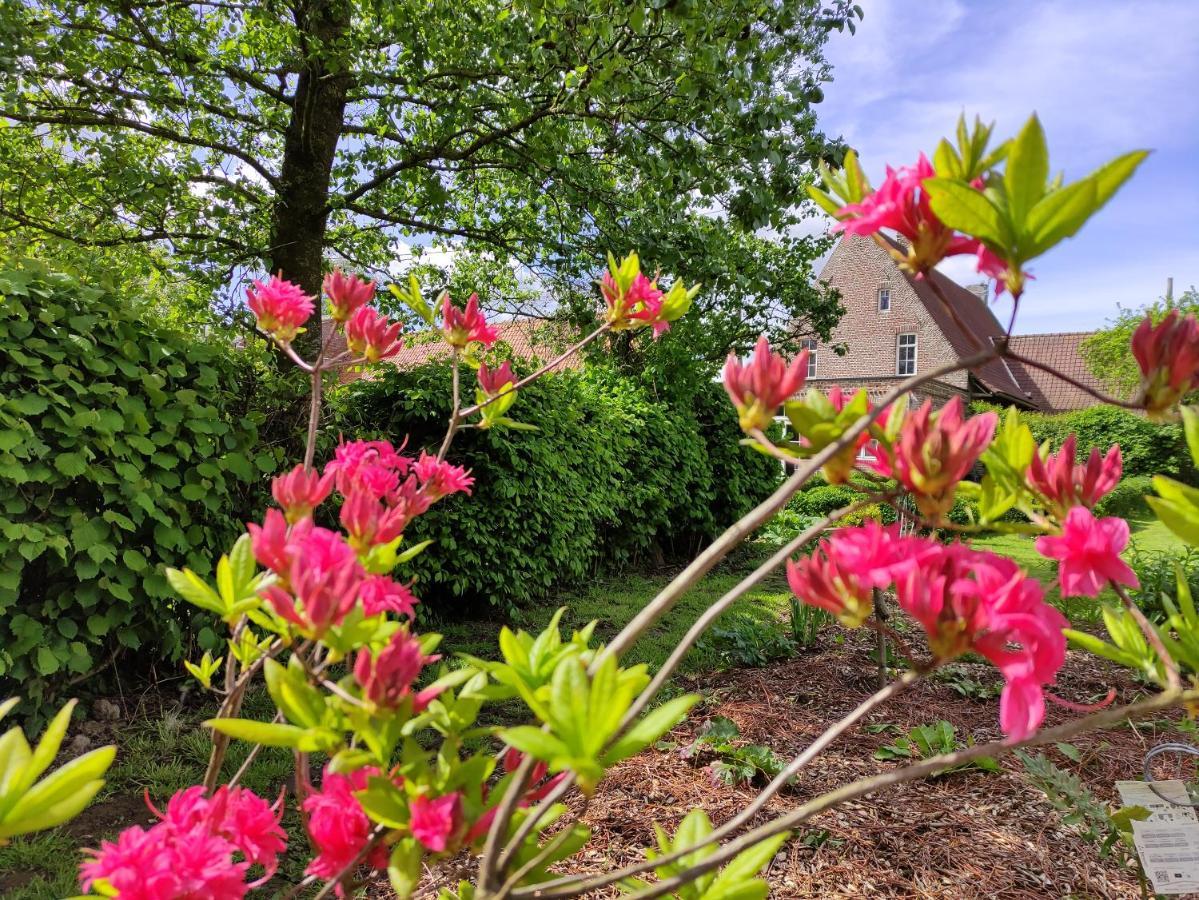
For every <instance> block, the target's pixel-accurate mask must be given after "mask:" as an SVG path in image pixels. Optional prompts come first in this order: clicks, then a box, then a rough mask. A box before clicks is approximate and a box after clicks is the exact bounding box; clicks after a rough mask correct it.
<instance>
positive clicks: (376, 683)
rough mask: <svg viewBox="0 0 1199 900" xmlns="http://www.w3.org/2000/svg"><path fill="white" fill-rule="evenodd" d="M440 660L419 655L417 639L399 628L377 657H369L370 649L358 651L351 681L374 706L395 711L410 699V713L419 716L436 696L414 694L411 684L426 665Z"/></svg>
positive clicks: (438, 657) (434, 656)
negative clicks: (352, 680) (354, 682)
mask: <svg viewBox="0 0 1199 900" xmlns="http://www.w3.org/2000/svg"><path fill="white" fill-rule="evenodd" d="M439 659H441V657H440V656H437V655H436V654H435V655H433V656H425V655H424V654H423V653H421V650H420V639H419V638H417V637H416V635H414V634H411V633H410V632H409V631H408V630H407V629H404V628H401V629H400V630H399V631H397V632H396V633H395V634H393V635H392V636H391V642H390V643H389V644H388V645H387V646H386V647H384V648H383V649H382V650H380V651H379V652H378V653H375V654H372V653H371V651H370V649H369V648H363V649H362V650H359V651H358V656H357V657H356V658H355V660H354V678H355V680H356V681H357V682H358V684H359V686H360V687H361V688H362V695H363V697H364V698H365V699H367V700H369V701H370V702H371V703H373V704H375V705H376V706H381V707H384V708H387V709H395V708H396V707H397V706H399V705H400V704H402V703H403V702H404V701H405V700H406V699H408V698H409V697H411V698H412V700H413V712H420V711H421V710H423V709H424V708H425V707H426V706H427V705H428V704H429V701H431V700H432V699H433V698H434V697H436V696H437V693H438V692H437V691H436V690H434V691H433V692H432V693H430V692H429V691H422V692H421V693H419V694H413V692H412V684H413V682H415V681H416V679H417V678H419V677H420V673H421V670H422V669H424V667H425V666H426V665H428V664H429V663H432V662H436V661H437V660H439Z"/></svg>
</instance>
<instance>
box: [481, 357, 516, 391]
mask: <svg viewBox="0 0 1199 900" xmlns="http://www.w3.org/2000/svg"><path fill="white" fill-rule="evenodd" d="M475 378H476V379H477V380H478V382H479V389H480V390H481V391H483V393H484V394H486V395H487V396H488V397H495V396H496V395H497V394H499V393H500V392H501V391H503V390H504V388H506V387H507V386H508V385H510V384H512V383H514V382H515V381H516V376H514V375H513V374H512V363H510V362H508V361H505V362H504V364H503V365H502V366H500V367H499V368H498V369H489V368H487V364H486V363H480V364H479V369H478V371H477V372H475Z"/></svg>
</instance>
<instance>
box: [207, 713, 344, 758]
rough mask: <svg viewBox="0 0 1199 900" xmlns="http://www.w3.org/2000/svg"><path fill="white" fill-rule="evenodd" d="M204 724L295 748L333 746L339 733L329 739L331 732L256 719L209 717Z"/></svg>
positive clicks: (242, 738) (253, 740)
mask: <svg viewBox="0 0 1199 900" xmlns="http://www.w3.org/2000/svg"><path fill="white" fill-rule="evenodd" d="M204 724H205V725H207V726H208V727H209V728H212V729H213V730H215V731H219V732H221V734H227V735H229V737H231V738H236V739H237V740H239V741H248V742H249V743H251V744H262V745H263V746H266V747H294V748H295V749H296V750H301V751H305V752H313V751H317V750H331V749H332V748H333V747H335V746H337V743H338V740H337V738H336V736H333V737H332V739H330V735H329V734H328V733H325V732H320V731H310V730H308V729H306V728H298V727H296V726H295V725H282V724H278V723H275V722H258V721H255V720H253V719H209V720H208V721H206V722H205V723H204Z"/></svg>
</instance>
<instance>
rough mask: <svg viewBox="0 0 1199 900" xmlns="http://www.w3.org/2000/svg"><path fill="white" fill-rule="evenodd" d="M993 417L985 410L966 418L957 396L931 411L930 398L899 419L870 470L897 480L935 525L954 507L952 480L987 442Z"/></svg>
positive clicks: (961, 474) (960, 475) (963, 472)
mask: <svg viewBox="0 0 1199 900" xmlns="http://www.w3.org/2000/svg"><path fill="white" fill-rule="evenodd" d="M998 418H999V417H998V416H997V415H996V414H995V413H993V412H988V413H983V414H981V415H977V416H972V417H971V418H969V419H966V418H965V417H964V415H963V411H962V398H961V397H956V396H955V397H954V398H953V399H952V400H950V401H949V402H948V403H946V404H945V406H943V407H942V408H941V409H940V410H939V411H938V412H936V413H934V412H933V406H932V401H931V400H926V401H925V402H924V405H923V406H921V407H920V409H918V410H917V411H916V412H914V413H912V414H911V415H909V416H908V417H907V419H905V420H904V423H903V427H902V428H901V429H900V431H899V437H898V438H897V439H896V441H895V443H894V445H893V446H892V447H890V448H887V447H885V446H880V447H879V454H878V461H877V462H876V463H875V465H874V469H875V471H877V472H878V473H879V474H880V475H884V476H886V477H888V478H895V479H896V480H897V481H899V483H900V484H902V485H903V486H904V487H905V488H907V489H908V490H909V491H910V492H911V493H912V495H913V497H914V499H915V501H916V506H917V507H918V508H919V509H920V512H921V513H923V514H924V516H925V517H927V518H928V519H929V520H930V521H931V522H933V523H937V522H939V521H940V520H941V517H942V516H943V515H945V514H946V513H948V512H949V510H950V509H951V508H952V507H953V493H954V488H955V487H956V486H957V483H958V482H959V481H961V480H962V479H963V478H965V477H966V474H967V473H968V472H969V471H970V469H971V467H972V466H973V465H974V463H975V462H976V461H977V460H978V457H979V455H980V454H981V453H982V452H983V450H985V449H986V448H987V445H988V444H989V443H990V442H991V437H992V436H993V435H994V434H995V425H996V423H997V422H998Z"/></svg>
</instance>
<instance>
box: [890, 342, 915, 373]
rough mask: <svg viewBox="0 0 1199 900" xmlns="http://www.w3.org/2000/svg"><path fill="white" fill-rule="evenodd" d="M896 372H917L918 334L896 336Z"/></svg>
mask: <svg viewBox="0 0 1199 900" xmlns="http://www.w3.org/2000/svg"><path fill="white" fill-rule="evenodd" d="M895 374H896V375H915V374H916V335H914V334H901V335H898V336H897V337H896V338H895Z"/></svg>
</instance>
